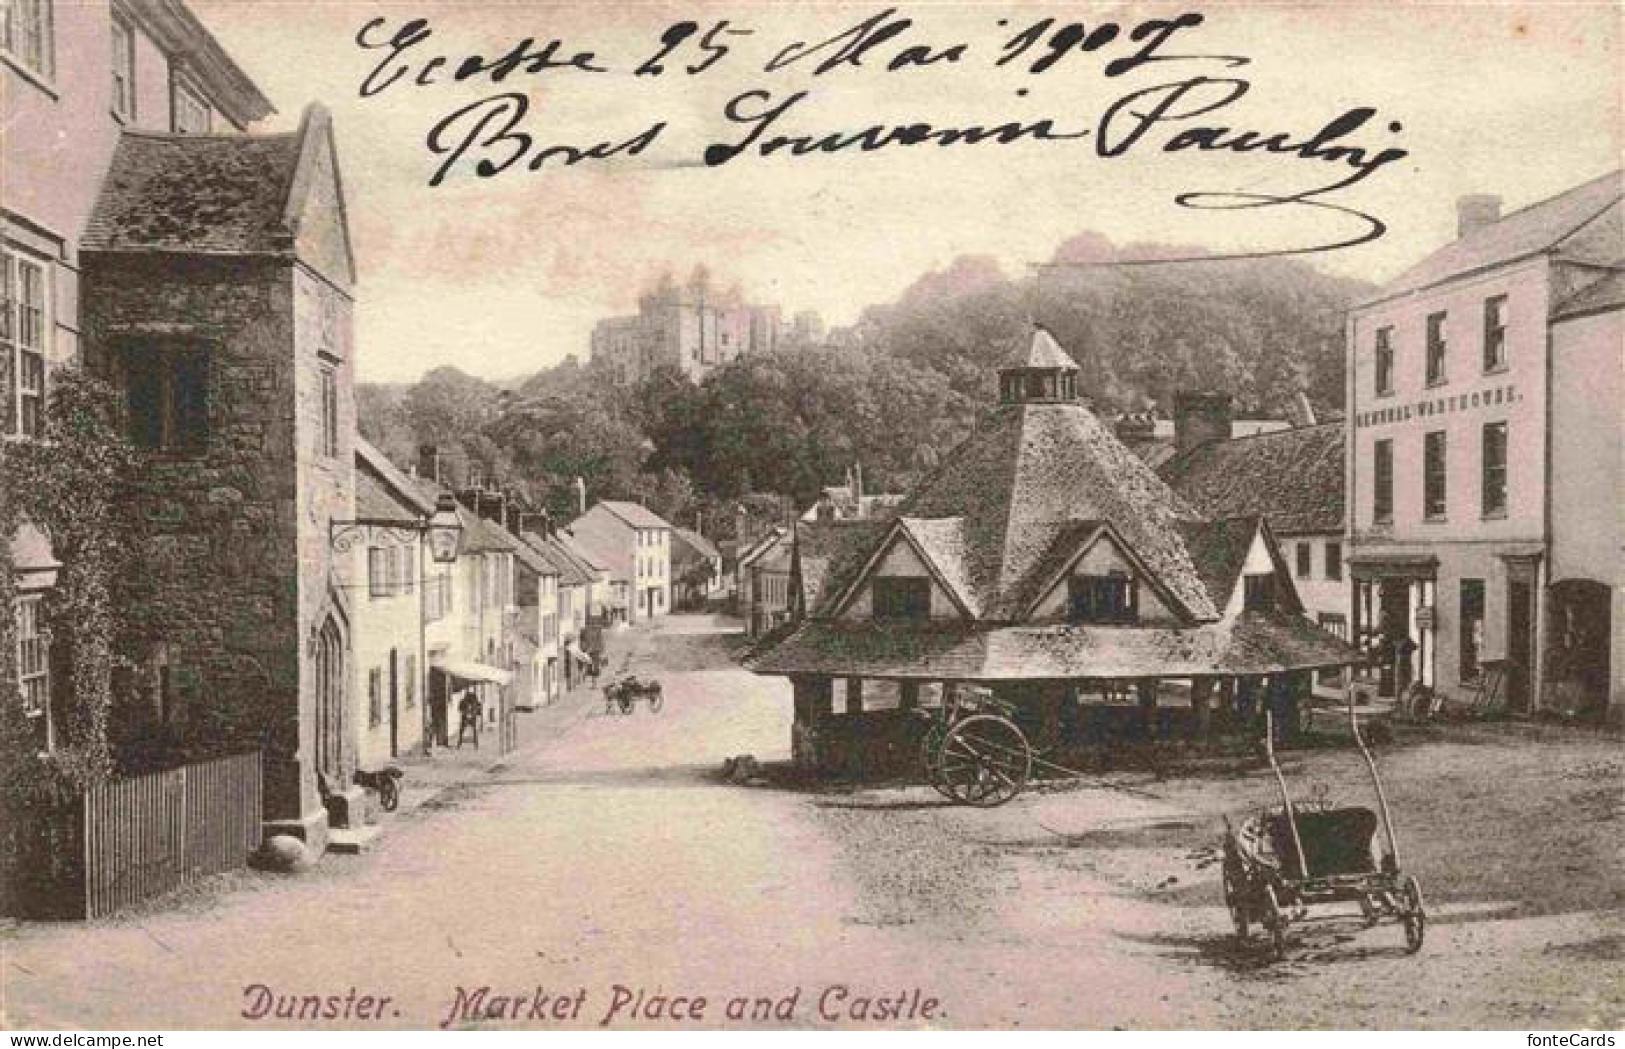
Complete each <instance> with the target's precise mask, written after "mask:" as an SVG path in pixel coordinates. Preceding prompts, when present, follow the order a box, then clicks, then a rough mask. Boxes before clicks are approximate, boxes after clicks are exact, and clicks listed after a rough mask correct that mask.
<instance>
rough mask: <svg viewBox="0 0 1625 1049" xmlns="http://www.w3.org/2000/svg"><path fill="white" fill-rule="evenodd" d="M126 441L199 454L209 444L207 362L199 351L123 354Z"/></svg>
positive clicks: (136, 350)
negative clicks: (127, 420)
mask: <svg viewBox="0 0 1625 1049" xmlns="http://www.w3.org/2000/svg"><path fill="white" fill-rule="evenodd" d="M124 383H125V395H126V403H127V409H128V412H129V425H130V440H131V441H132V442H133V443H134V444H136V445H137V446H139V447H142V448H152V449H157V450H160V451H184V452H200V451H203V450H204V448H205V447H206V446H207V444H208V440H209V404H208V388H209V358H208V355H207V354H205V353H203V352H202V351H199V350H177V349H164V348H153V347H146V346H138V347H132V348H130V349H129V350H127V351H126V352H125V354H124Z"/></svg>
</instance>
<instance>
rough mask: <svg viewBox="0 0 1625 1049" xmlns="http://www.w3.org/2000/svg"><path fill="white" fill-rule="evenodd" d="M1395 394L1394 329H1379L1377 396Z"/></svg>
mask: <svg viewBox="0 0 1625 1049" xmlns="http://www.w3.org/2000/svg"><path fill="white" fill-rule="evenodd" d="M1393 392H1394V329H1393V328H1378V329H1377V395H1378V396H1379V397H1380V396H1382V395H1384V394H1389V393H1393Z"/></svg>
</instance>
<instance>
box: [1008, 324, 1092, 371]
mask: <svg viewBox="0 0 1625 1049" xmlns="http://www.w3.org/2000/svg"><path fill="white" fill-rule="evenodd" d="M1013 368H1038V369H1047V368H1059V369H1060V370H1062V371H1069V372H1075V371H1077V370H1078V364H1077V362H1076V361H1074V360H1073V359H1072V357H1071V356H1070V355H1069V354H1068V353H1067V352H1066V351H1065V350H1063V349H1061V347H1060V344H1059V343H1057V342H1056V341H1055V336H1053V335H1051V334H1050V333H1049V332H1047V331H1045V330H1044V329H1043V328H1034V329H1033V337H1032V339H1031V340H1030V341H1029V342H1028V343H1027V344H1026V345H1025V346H1021V347H1018V348H1017V349H1016V352H1014V353H1012V354H1011V355H1010V357H1009V358H1008V359H1007V360H1006V361H1005V362H1004V365H1003V369H1001V370H1010V369H1013Z"/></svg>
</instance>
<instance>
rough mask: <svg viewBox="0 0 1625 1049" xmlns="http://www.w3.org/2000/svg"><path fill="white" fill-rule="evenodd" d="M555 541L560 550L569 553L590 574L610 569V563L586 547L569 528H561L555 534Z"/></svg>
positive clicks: (593, 574) (594, 574)
mask: <svg viewBox="0 0 1625 1049" xmlns="http://www.w3.org/2000/svg"><path fill="white" fill-rule="evenodd" d="M553 542H554V543H555V544H556V545H557V546H558V548H559V549H560V550H562V551H563V552H564V553H566V554H568V555H569V556H570V557H571V558H572V559H573V560H574V561H575V562H576V564H577V566H578V567H580V568H582V569H584V570H585V571H586V572H587V573H588V574H589V575H592V576H596V575H597V574H598V573H599V572H607V571H609V565H608V564H606V563H605V562H603V561H601V560H599V559H598V557H597V556H595V555H594V554H593V552H592V551H591V550H588V549H586V547H584V546H582V545H581V544H580V543H579V542H577V541H576V538H575V536H573V535H571V534H570V532H569V529H560V530H559V532H558V533H557V535H555V536H554V538H553Z"/></svg>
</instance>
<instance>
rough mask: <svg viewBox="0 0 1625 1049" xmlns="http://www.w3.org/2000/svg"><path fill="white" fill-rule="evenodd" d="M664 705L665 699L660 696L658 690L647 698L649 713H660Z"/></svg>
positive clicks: (663, 696)
mask: <svg viewBox="0 0 1625 1049" xmlns="http://www.w3.org/2000/svg"><path fill="white" fill-rule="evenodd" d="M665 705H666V697H665V695H664V694H662V693H661V691H660V690H659V689H658V688H657V689H655V690H654V693H653V694H651V695H650V696H649V713H651V714H658V713H660V708H661V707H663V706H665Z"/></svg>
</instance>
